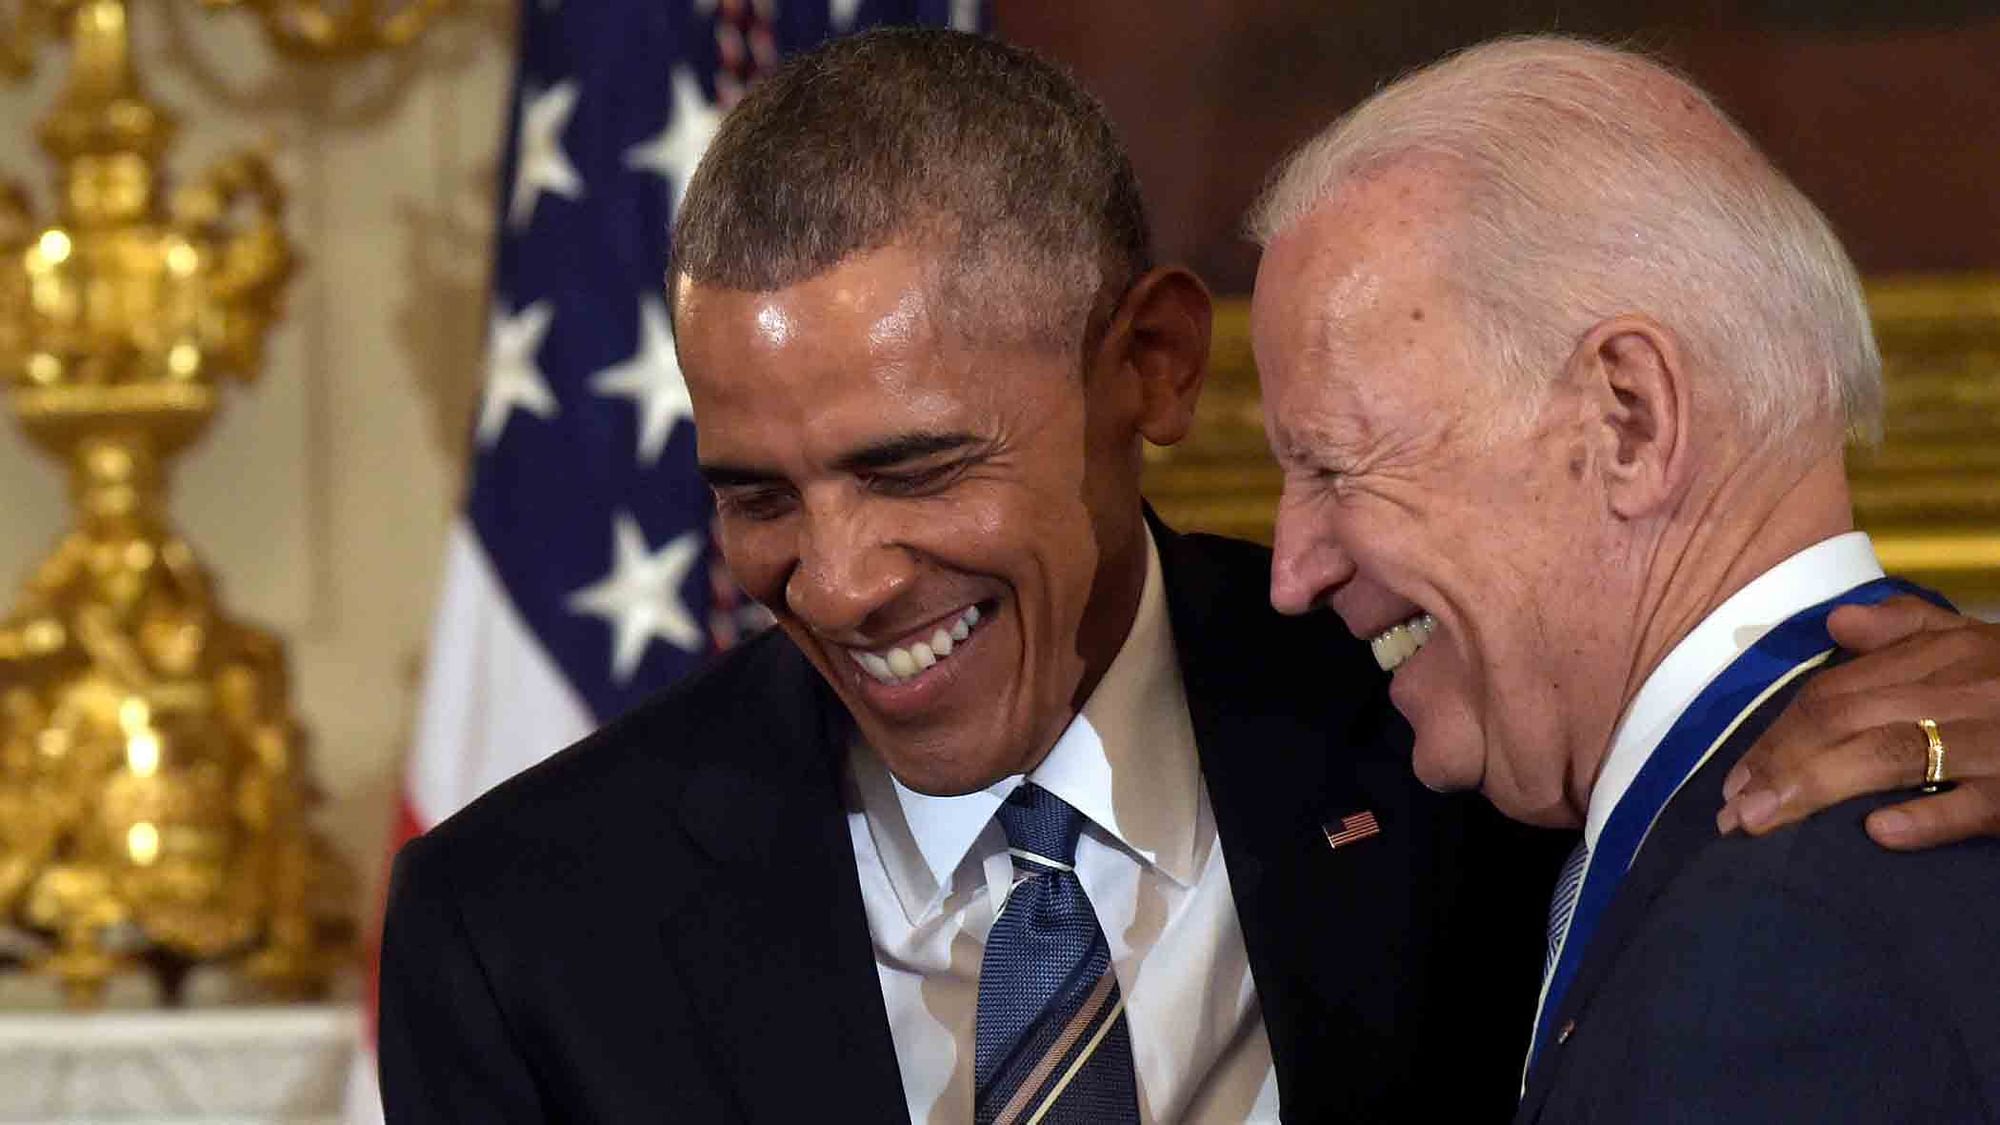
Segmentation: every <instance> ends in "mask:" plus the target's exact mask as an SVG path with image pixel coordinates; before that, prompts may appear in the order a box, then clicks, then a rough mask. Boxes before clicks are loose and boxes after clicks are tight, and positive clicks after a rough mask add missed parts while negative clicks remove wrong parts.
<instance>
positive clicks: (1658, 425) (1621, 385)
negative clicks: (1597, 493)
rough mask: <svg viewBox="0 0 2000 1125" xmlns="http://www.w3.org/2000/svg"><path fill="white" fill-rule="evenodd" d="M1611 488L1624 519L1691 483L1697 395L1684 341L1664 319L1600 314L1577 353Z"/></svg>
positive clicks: (1580, 382) (1658, 505) (1602, 469)
mask: <svg viewBox="0 0 2000 1125" xmlns="http://www.w3.org/2000/svg"><path fill="white" fill-rule="evenodd" d="M1568 374H1569V377H1570V379H1571V381H1572V382H1571V385H1572V386H1574V387H1576V388H1577V389H1578V390H1579V391H1581V393H1582V399H1583V403H1584V409H1585V410H1586V411H1587V412H1588V417H1587V418H1586V423H1587V425H1588V427H1589V431H1590V432H1591V433H1592V434H1593V435H1594V437H1593V441H1592V445H1593V446H1594V447H1595V452H1596V454H1597V457H1596V458H1595V460H1596V463H1597V471H1598V472H1599V474H1600V476H1601V478H1602V481H1603V484H1604V489H1605V496H1606V498H1607V499H1608V501H1609V502H1610V505H1611V510H1612V511H1613V512H1614V513H1615V514H1617V515H1618V516H1620V517H1622V518H1624V519H1640V518H1643V517H1645V516H1648V515H1652V514H1654V513H1657V512H1659V511H1661V510H1662V509H1663V508H1665V507H1667V506H1668V505H1670V504H1671V503H1672V502H1673V501H1674V500H1675V498H1677V497H1678V496H1679V495H1680V494H1681V493H1682V492H1683V491H1684V489H1685V487H1686V485H1687V476H1688V448H1687V447H1688V436H1689V429H1690V423H1691V421H1692V419H1691V417H1690V411H1691V409H1692V399H1691V397H1690V394H1689V388H1688V371H1687V367H1686V365H1685V363H1684V361H1683V357H1682V353H1681V351H1680V345H1679V344H1678V342H1677V341H1676V340H1675V339H1674V337H1673V334H1672V333H1670V332H1668V331H1667V330H1666V329H1665V328H1664V327H1662V326H1661V325H1660V324H1659V322H1657V321H1655V320H1653V319H1651V318H1650V317H1645V316H1617V317H1613V318H1611V319H1609V320H1605V321H1602V322H1600V323H1599V324H1598V325H1597V326H1596V327H1594V328H1592V329H1591V330H1590V331H1589V332H1588V333H1586V334H1585V335H1584V337H1583V339H1582V340H1581V341H1579V342H1578V344H1577V347H1576V350H1575V351H1574V352H1573V353H1571V355H1570V370H1569V373H1568Z"/></svg>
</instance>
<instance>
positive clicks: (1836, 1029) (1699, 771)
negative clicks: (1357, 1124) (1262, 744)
mask: <svg viewBox="0 0 2000 1125" xmlns="http://www.w3.org/2000/svg"><path fill="white" fill-rule="evenodd" d="M1252 227H1253V231H1254V233H1255V235H1256V236H1257V237H1258V238H1259V240H1260V241H1261V242H1262V243H1263V244H1264V245H1265V247H1266V253H1265V255H1264V260H1263V263H1262V266H1261V268H1260V271H1259V274H1258V279H1257V292H1256V298H1255V303H1254V308H1253V313H1252V325H1253V331H1254V336H1255V346H1256V354H1257V361H1258V366H1259V370H1260V372H1261V374H1262V378H1263V381H1264V382H1263V387H1264V403H1265V419H1266V426H1267V430H1268V432H1269V436H1270V440H1271V444H1272V447H1273V450H1274V452H1275V453H1276V455H1277V457H1278V459H1279V461H1280V463H1281V464H1282V466H1283V468H1284V471H1285V484H1284V495H1283V499H1282V502H1281V505H1280V509H1279V514H1278V521H1277V530H1276V536H1277V539H1276V554H1275V558H1274V560H1273V564H1272V579H1271V598H1272V602H1273V604H1274V605H1276V606H1277V607H1278V608H1280V609H1282V610H1285V611H1288V612H1294V613H1301V612H1305V611H1307V610H1309V609H1312V608H1314V607H1317V606H1320V605H1323V604H1324V605H1330V606H1331V607H1332V608H1333V609H1334V610H1335V611H1336V612H1338V613H1339V614H1340V616H1341V617H1342V618H1343V620H1344V621H1345V622H1346V624H1347V625H1348V627H1349V628H1350V629H1352V630H1353V631H1354V632H1355V633H1356V635H1358V636H1362V637H1371V636H1372V637H1374V638H1375V640H1374V645H1375V649H1376V654H1377V657H1378V659H1379V660H1380V662H1381V663H1382V664H1383V666H1384V667H1385V668H1387V669H1389V670H1391V671H1392V672H1393V682H1392V685H1391V688H1390V694H1391V697H1392V699H1393V700H1394V701H1395V703H1396V706H1397V707H1398V709H1399V710H1401V711H1402V713H1403V714H1404V715H1405V716H1406V717H1407V718H1408V719H1409V721H1410V723H1411V726H1412V727H1413V728H1414V731H1415V736H1416V737H1415V751H1414V756H1415V769H1416V772H1417V774H1418V776H1419V777H1420V778H1421V779H1422V780H1423V781H1424V782H1425V783H1426V784H1428V785H1431V786H1432V787H1435V788H1454V789H1459V788H1471V787H1478V788H1479V789H1481V790H1482V791H1483V792H1484V793H1485V795H1486V796H1487V797H1488V798H1489V799H1490V800H1491V801H1492V802H1493V803H1494V804H1495V805H1496V806H1497V807H1498V808H1499V809H1500V810H1501V811H1503V812H1505V813H1507V814H1508V815H1509V816H1512V817H1513V818H1515V819H1517V820H1522V821H1526V822H1529V823H1533V824H1541V825H1550V826H1581V827H1582V828H1583V834H1584V839H1583V843H1582V844H1581V845H1580V846H1579V847H1578V849H1577V851H1576V853H1575V854H1574V855H1573V856H1572V859H1571V862H1570V864H1569V865H1568V866H1566V867H1565V870H1564V874H1563V878H1562V880H1561V881H1560V882H1559V884H1558V887H1557V891H1556V895H1555V900H1554V902H1553V904H1552V909H1551V918H1550V943H1549V952H1548V962H1547V966H1546V969H1545V979H1544V984H1543V989H1542V999H1541V1003H1540V1009H1539V1011H1538V1013H1537V1017H1536V1022H1535V1031H1534V1036H1533V1041H1532V1046H1531V1047H1530V1052H1529V1061H1528V1068H1527V1070H1526V1073H1525V1078H1524V1101H1523V1103H1522V1106H1521V1110H1520V1114H1519V1117H1518V1120H1521V1121H1550V1122H1563V1121H1617V1122H1635V1121H1655V1120H1658V1121H1667V1120H1672V1121H1718V1120H1744V1121H1750V1120H1756V1121H1763V1120H1809V1121H1819V1120H1865V1121H1877V1120H1882V1121H1887V1120H1896V1121H1902V1120H1923V1121H1946V1120H1949V1121H1964V1120H1985V1119H1992V1118H1996V1117H2000V985H1996V984H1995V983H1994V978H1993V977H1992V975H1991V974H1990V973H1989V972H1987V971H1986V968H1987V965H1986V962H1987V961H1988V960H1990V955H1991V943H1992V940H1993V938H1994V935H1996V934H2000V894H1995V893H1994V892H1995V891H1996V890H2000V842H1996V841H1992V840H1987V841H1980V842H1972V843H1962V844H1957V845H1953V846H1949V847H1945V848H1942V849H1938V850H1935V851H1931V852H1926V853H1921V854H1898V853H1892V852H1887V851H1882V850H1880V849H1878V848H1876V847H1875V846H1874V845H1873V844H1872V843H1870V842H1869V841H1868V839H1867V838H1866V835H1865V834H1864V831H1863V828H1862V821H1863V817H1864V816H1865V815H1866V814H1867V813H1868V812H1869V811H1870V810H1872V809H1874V808H1877V807H1879V806H1880V805H1882V804H1883V803H1885V801H1886V800H1889V799H1890V798H1879V797H1878V798H1869V799H1864V800H1859V801H1854V802H1849V803H1848V804H1846V805H1842V806H1839V807H1836V808H1835V809H1833V810H1832V811H1830V812H1829V813H1827V814H1824V815H1821V816H1819V817H1816V818H1814V819H1812V820H1810V821H1808V822H1806V823H1805V824H1802V825H1798V826H1795V827H1793V828H1790V829H1787V830H1785V831H1782V832H1778V833H1775V834H1773V835H1769V836H1765V837H1762V838H1757V839H1749V838H1744V837H1741V836H1720V835H1718V833H1717V830H1716V817H1717V813H1718V811H1719V810H1720V809H1721V807H1722V805H1723V799H1724V798H1723V788H1724V786H1723V782H1724V778H1725V776H1726V775H1727V774H1728V772H1729V771H1730V769H1731V767H1732V765H1733V764H1735V762H1736V761H1737V759H1739V758H1740V757H1741V756H1742V754H1743V752H1744V750H1745V748H1746V747H1747V746H1748V745H1749V743H1750V742H1751V741H1753V740H1754V739H1755V738H1756V736H1757V734H1758V732H1760V731H1761V730H1763V729H1764V728H1765V727H1766V726H1768V725H1769V724H1770V722H1771V721H1772V719H1773V718H1774V717H1775V715H1776V713H1777V712H1778V711H1779V710H1780V709H1781V708H1782V707H1783V705H1784V703H1785V702H1786V701H1787V700H1788V699H1790V698H1791V697H1792V695H1793V694H1794V693H1795V692H1797V691H1798V690H1799V689H1800V686H1801V685H1802V684H1803V683H1804V682H1805V679H1806V678H1807V677H1809V676H1810V675H1812V674H1813V672H1814V671H1815V669H1817V668H1818V667H1819V666H1821V665H1822V664H1824V663H1826V662H1827V661H1828V660H1829V658H1830V657H1832V656H1833V653H1834V650H1835V645H1834V644H1833V642H1832V641H1831V640H1830V639H1829V635H1828V631H1827V624H1826V621H1827V618H1828V616H1829V615H1830V614H1831V613H1832V611H1833V610H1835V609H1836V608H1838V607H1839V606H1841V605H1844V604H1867V603H1874V602H1879V601H1881V600H1883V599H1884V598H1887V597H1890V596H1892V595H1895V594H1897V593H1906V592H1909V590H1910V589H1911V588H1910V587H1908V586H1907V585H1906V584H1904V583H1900V582H1898V581H1896V580H1893V579H1889V578H1886V577H1884V575H1883V573H1882V570H1881V567H1880V566H1879V565H1878V563H1877V561H1876V558H1875V555H1874V552H1873V550H1872V548H1871V547H1870V544H1869V541H1868V539H1867V537H1866V536H1865V535H1862V534H1860V533H1858V532H1855V531H1854V530H1853V522H1852V515H1851V511H1850V505H1849V498H1848V491H1847V481H1846V475H1845V470H1844V464H1843V446H1844V438H1845V437H1846V436H1847V435H1848V434H1849V433H1850V432H1861V433H1867V432H1870V431H1872V430H1873V429H1875V427H1876V426H1877V423H1878V416H1879V414H1880V410H1881V399H1882V391H1881V377H1880V367H1881V363H1880V359H1879V356H1878V355H1877V352H1876V348H1875V344H1874V341H1873V338H1872V336H1871V334H1870V329H1869V322H1868V316H1867V310H1866V307H1865V305H1864V303H1863V300H1862V295H1861V290H1860V286H1859V282H1858V279H1857V278H1856V276H1855V272H1854V269H1853V267H1852V265H1851V264H1850V263H1849V262H1848V259H1847V257H1846V256H1845V254H1844V253H1843V252H1842V250H1841V248H1840V245H1839V243H1838V241H1837V240H1836V239H1835V237H1834V235H1833V233H1832V231H1831V230H1830V229H1829V227H1828V225H1827V223H1826V222H1825V220H1824V219H1823V218H1822V217H1821V216H1820V214H1819V213H1818V212H1817V211H1816V210H1815V209H1814V208H1813V206H1812V205H1811V204H1810V203H1809V202H1808V201H1807V200H1806V199H1805V197H1804V196H1803V195H1801V194H1800V193H1799V192H1798V191H1797V189H1796V188H1794V187H1793V186H1792V185H1791V184H1789V183H1788V182H1787V181H1786V180H1785V179H1784V177H1783V176H1782V175H1781V174H1780V173H1779V172H1778V171H1777V170H1776V169H1775V168H1774V167H1772V166H1771V164H1770V163H1769V162H1768V160H1766V159H1765V158H1764V156H1763V155H1762V154H1761V153H1759V152H1758V151H1757V149H1756V148H1755V146H1754V145H1753V144H1752V143H1751V142H1750V141H1749V140H1748V139H1747V138H1746V137H1745V136H1744V135H1743V134H1742V133H1741V132H1740V131H1739V130H1738V129H1737V128H1736V127H1735V126H1734V125H1733V124H1732V123H1731V122H1730V121H1729V120H1728V119H1727V118H1726V117H1725V116H1724V115H1723V113H1722V112H1721V111H1720V110H1719V109H1717V108H1716V107H1715V106H1714V105H1713V104H1712V103H1711V102H1710V101H1709V100H1708V98H1707V97H1706V96H1704V95H1703V94H1702V93H1701V92H1700V91H1699V90H1697V89H1696V88H1694V87H1693V86H1692V85H1691V84H1689V83H1688V82H1687V81H1685V80H1684V79H1682V78H1681V77H1679V76H1677V75H1675V74H1673V73H1671V72H1670V71H1668V70H1666V69H1665V68H1663V67H1661V66H1658V65H1656V64H1654V63H1652V62H1650V61H1648V60H1645V59H1643V58H1640V57H1637V56H1634V55H1632V54H1629V53H1626V52H1622V51H1619V50H1615V49H1612V48H1608V47H1603V46H1598V45H1594V44H1589V43H1584V42H1579V41H1573V40H1566V39H1557V38H1527V39H1512V40H1503V41H1498V42H1494V43H1489V44H1486V45H1483V46H1481V47H1477V48H1474V49H1471V50H1469V51H1466V52H1464V53H1462V54H1460V55H1458V56H1455V57H1454V58H1451V59H1448V60H1446V61H1444V62H1442V63H1440V64H1438V65H1436V66H1433V67H1431V68H1429V69H1427V70H1425V71H1422V72H1419V73H1417V74H1415V75H1412V76H1410V77H1408V78H1406V79H1404V80H1402V81H1400V82H1398V83H1396V84H1395V85H1393V86H1391V87H1389V88H1387V89H1385V90H1384V91H1382V92H1381V93H1379V94H1377V95H1376V96H1375V97H1373V98H1371V99H1370V100H1369V101H1368V102H1366V103H1364V104H1363V105H1362V106H1360V107H1359V108H1357V109H1356V110H1354V111H1353V112H1351V113H1350V114H1348V115H1347V116H1346V117H1344V118H1342V119H1341V120H1340V121H1338V122H1336V123H1335V124H1334V125H1333V126H1332V127H1330V128H1329V129H1328V130H1327V131H1326V132H1325V133H1324V134H1322V135H1321V136H1320V137H1318V138H1317V139H1315V140H1314V141H1312V142H1311V143H1309V144H1308V145H1307V146H1306V147H1305V148H1304V149H1302V150H1301V151H1300V152H1299V153H1298V154H1297V155H1296V156H1295V157H1294V158H1293V159H1292V160H1291V162H1290V163H1289V164H1288V165H1287V166H1286V167H1285V168H1284V169H1282V170H1281V172H1280V173H1279V175H1278V177H1277V178H1276V180H1275V181H1274V183H1273V185H1272V187H1271V189H1270V190H1269V192H1268V193H1267V196H1266V198H1265V200H1264V201H1263V202H1262V203H1261V204H1260V205H1259V207H1258V210H1257V212H1256V214H1255V215H1254V216H1253V220H1252ZM1968 698H1970V696H1969V695H1968ZM1961 718H1963V717H1962V716H1955V715H1953V714H1921V715H1920V714H1911V715H1909V716H1908V722H1909V726H1910V730H1911V731H1913V732H1915V731H1918V730H1921V732H1922V733H1923V734H1924V736H1925V737H1926V738H1927V739H1928V740H1929V742H1930V744H1931V745H1932V746H1933V747H1935V748H1936V749H1935V751H1934V753H1933V754H1932V759H1933V763H1932V765H1933V769H1932V773H1933V775H1934V779H1936V776H1937V775H1941V773H1942V759H1943V753H1944V752H1943V746H1944V744H1945V742H1946V741H1947V740H1948V739H1949V737H1950V735H1951V731H1952V729H1953V724H1954V721H1955V720H1958V719H1961Z"/></svg>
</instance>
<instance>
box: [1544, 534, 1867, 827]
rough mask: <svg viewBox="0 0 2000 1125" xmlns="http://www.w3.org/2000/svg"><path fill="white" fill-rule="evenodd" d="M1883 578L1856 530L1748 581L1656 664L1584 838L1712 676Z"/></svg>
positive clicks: (1604, 772) (1636, 700)
mask: <svg viewBox="0 0 2000 1125" xmlns="http://www.w3.org/2000/svg"><path fill="white" fill-rule="evenodd" d="M1880 577H1882V564H1881V563H1880V562H1878V561H1877V560H1876V558H1875V547H1874V545H1873V544H1872V543H1870V542H1869V540H1868V536H1867V535H1866V534H1864V533H1862V532H1859V531H1850V532H1848V533H1846V534H1845V535H1836V536H1834V537H1833V538H1831V539H1823V540H1821V541H1820V542H1818V543H1815V544H1813V545H1812V546H1810V547H1807V548H1806V549H1805V550H1803V551H1800V552H1799V553H1798V554H1795V555H1793V556H1792V557H1790V558H1788V559H1786V560H1785V561H1784V562H1781V563H1779V564H1778V565H1777V566H1774V567H1772V568H1771V569H1770V570H1767V571H1765V572H1764V573H1763V574H1761V575H1758V576H1757V577H1756V578H1754V579H1752V580H1751V582H1750V584H1749V585H1747V586H1745V587H1743V588H1742V589H1741V590H1738V591H1736V592H1735V593H1734V594H1731V595H1730V596H1729V597H1728V599H1727V600H1725V601H1724V602H1723V603H1722V604H1721V605H1719V606H1716V607H1715V609H1713V610H1711V611H1710V612H1709V614H1708V616H1707V617H1704V618H1702V619H1701V623H1700V624H1698V625H1696V626H1695V627H1694V629H1693V630H1692V631H1691V632H1689V633H1688V635H1687V636H1685V637H1683V638H1681V642H1680V643H1679V644H1677V645H1675V646H1674V647H1673V649H1672V650H1671V651H1669V652H1668V653H1667V656H1666V659H1664V660H1662V661H1660V663H1659V665H1658V667H1655V668H1654V669H1653V671H1652V674H1651V675H1649V676H1647V677H1646V682H1645V683H1644V684H1643V685H1641V686H1640V688H1639V693H1638V694H1637V695H1635V696H1633V697H1632V703H1631V705H1630V706H1628V707H1627V708H1626V709H1625V716H1624V718H1623V719H1621V720H1620V721H1619V723H1618V730H1617V732H1616V733H1614V734H1613V735H1612V736H1611V750H1610V752H1609V753H1607V754H1606V755H1605V757H1604V766H1603V768H1602V769H1600V770H1599V771H1598V774H1597V783H1596V784H1595V785H1593V786H1592V787H1591V790H1590V809H1589V812H1588V814H1587V815H1586V816H1585V818H1584V823H1583V839H1584V843H1585V845H1586V846H1587V847H1590V848H1593V849H1594V848H1596V847H1597V836H1598V833H1600V832H1602V831H1603V830H1604V822H1605V821H1607V820H1609V819H1611V812H1612V810H1613V809H1615V808H1617V807H1618V801H1619V799H1620V798H1622V797H1623V796H1624V795H1625V791H1626V790H1627V789H1629V788H1630V787H1631V785H1632V779H1633V778H1635V777H1637V776H1638V774H1639V769H1640V767H1642V766H1644V765H1645V764H1646V759H1647V758H1649V757H1651V756H1652V753H1653V751H1654V749H1655V748H1657V747H1658V746H1659V744H1660V740H1661V739H1663V738H1665V737H1666V735H1667V731H1668V730H1670V729H1672V727H1673V725H1674V723H1675V722H1676V721H1677V720H1678V719H1679V718H1680V715H1681V712H1683V711H1685V710H1687V708H1688V705H1689V704H1691V703H1693V702H1694V700H1695V697H1696V696H1698V695H1700V694H1701V692H1702V689H1704V688H1706V687H1707V686H1708V685H1709V683H1710V682H1711V681H1713V680H1714V679H1715V677H1717V676H1719V675H1721V674H1722V672H1723V670H1724V669H1726V668H1728V667H1729V665H1730V664H1731V663H1733V662H1734V661H1735V660H1736V658H1737V657H1738V656H1741V655H1742V654H1743V653H1744V652H1745V651H1746V650H1747V649H1749V648H1750V646H1751V645H1754V644H1756V643H1757V641H1758V640H1759V639H1761V638H1762V637H1763V636H1764V634H1765V633H1768V632H1770V631H1771V629H1772V628H1774V627H1776V626H1777V625H1780V624H1782V623H1783V622H1784V621H1786V620H1787V619H1788V618H1790V617H1792V616H1793V615H1794V614H1796V613H1798V612H1799V611H1801V610H1804V609H1807V608H1809V607H1811V606H1815V605H1818V604H1819V603H1821V602H1823V601H1826V600H1827V599H1828V598H1832V597H1837V596H1838V595H1840V594H1844V593H1846V592H1847V591H1849V590H1851V589H1853V588H1854V587H1856V586H1859V585H1861V584H1862V583H1864V582H1870V581H1873V580H1874V579H1877V578H1880Z"/></svg>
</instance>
